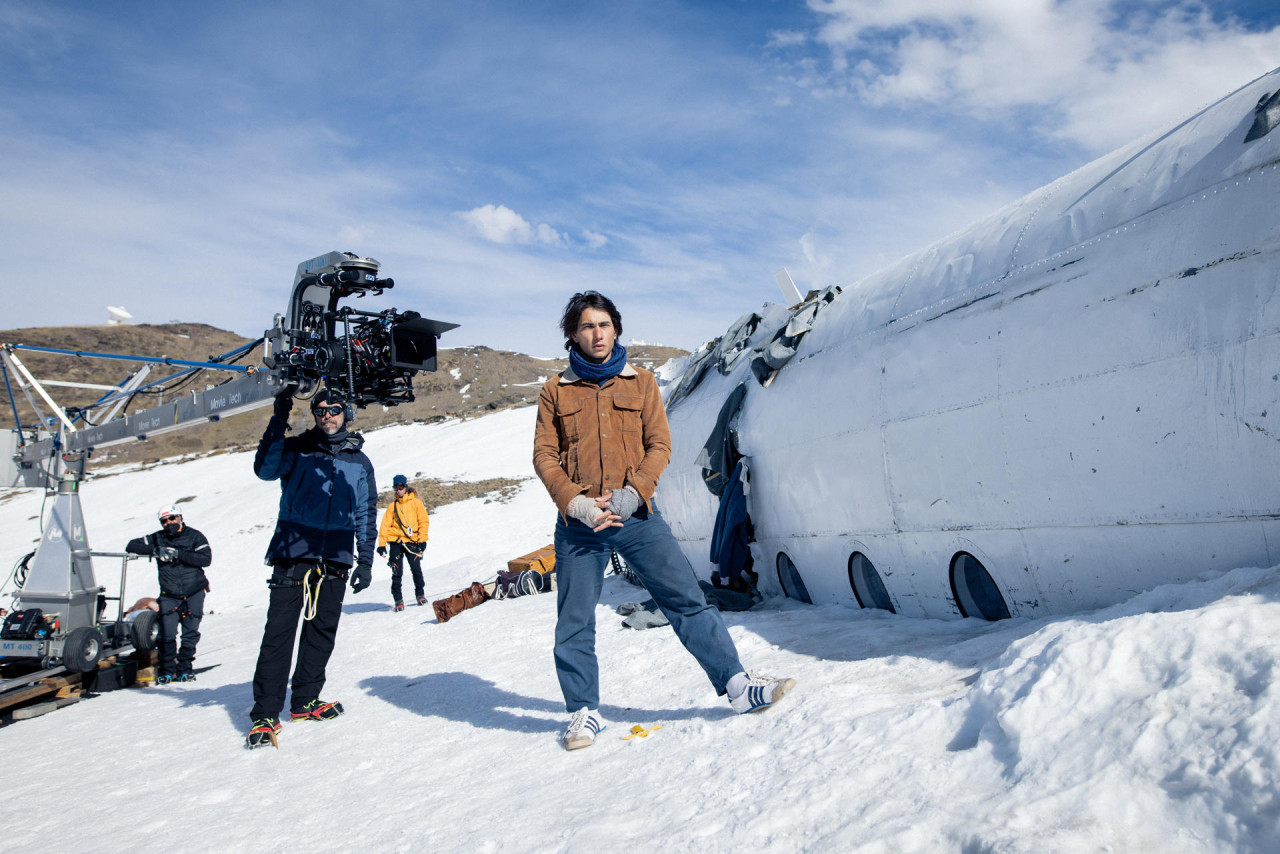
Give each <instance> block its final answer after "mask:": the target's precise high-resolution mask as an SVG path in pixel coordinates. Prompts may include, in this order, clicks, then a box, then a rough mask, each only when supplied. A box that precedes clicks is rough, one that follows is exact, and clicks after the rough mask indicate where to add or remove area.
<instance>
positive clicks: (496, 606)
mask: <svg viewBox="0 0 1280 854" xmlns="http://www.w3.org/2000/svg"><path fill="white" fill-rule="evenodd" d="M533 420H534V413H533V410H532V409H521V410H514V411H508V412H502V413H498V414H494V415H490V416H487V417H485V418H481V419H477V420H472V421H467V422H448V423H443V424H436V425H430V426H416V425H415V426H403V427H393V428H388V429H384V430H380V431H377V432H375V433H372V434H369V436H368V439H369V442H368V445H367V446H366V449H367V450H368V452H369V455H370V457H371V459H372V460H373V462H374V465H375V466H376V468H377V470H378V473H379V480H380V482H381V483H382V485H383V487H384V488H385V486H386V485H387V484H389V482H390V478H391V476H392V475H393V474H396V473H405V474H408V475H410V476H413V475H416V474H418V473H419V472H421V473H422V474H423V475H425V476H428V477H439V478H459V479H468V480H479V479H482V478H488V477H495V476H506V477H526V478H530V480H528V481H527V482H526V483H525V485H524V487H523V488H522V489H521V490H520V491H519V492H518V494H517V495H516V496H515V497H514V498H513V499H512V500H510V501H509V502H507V503H499V502H496V501H490V502H486V501H485V500H484V499H473V500H470V501H467V502H463V503H459V504H454V505H449V506H446V507H443V508H441V509H440V511H439V512H438V513H436V514H435V515H434V516H433V517H432V520H431V542H430V545H429V547H428V549H427V553H426V557H425V567H426V570H427V577H428V583H427V588H428V594H429V596H430V597H431V598H439V597H442V596H444V595H448V594H451V593H454V592H456V591H457V590H459V589H461V588H462V587H464V586H465V585H466V584H468V583H469V582H471V581H474V580H480V581H483V580H488V579H490V578H492V577H493V575H494V574H495V573H496V571H497V570H498V569H500V568H503V567H504V565H505V563H506V561H507V560H508V559H509V558H511V557H515V556H518V555H520V554H523V553H526V552H529V551H532V550H533V549H535V548H537V547H539V546H542V545H545V544H547V543H549V542H550V541H551V532H552V528H553V524H554V509H553V507H552V505H551V503H550V500H549V499H548V498H547V497H546V495H545V493H544V491H543V489H542V487H541V485H540V484H539V483H538V482H537V480H536V479H533V472H532V466H531V462H530V456H531V442H532V433H533ZM251 462H252V459H251V456H250V455H247V454H237V455H224V456H217V457H211V458H203V459H196V460H192V461H188V462H184V463H181V464H174V465H166V466H159V467H156V468H153V469H150V470H146V471H132V472H126V473H119V474H114V475H112V476H109V477H99V478H97V479H94V480H92V481H91V482H89V483H88V484H86V486H85V488H84V490H83V503H84V508H85V518H86V521H87V524H88V528H89V536H90V542H91V545H92V547H93V548H94V549H96V550H99V551H107V550H111V551H114V550H120V549H121V548H122V547H123V546H124V544H125V542H126V541H127V540H129V539H130V538H132V537H134V536H138V535H140V534H142V533H147V532H149V531H152V530H154V528H155V517H154V515H153V514H154V510H155V508H156V507H158V506H159V505H160V504H161V503H164V502H169V501H176V500H179V499H183V498H186V497H188V496H190V497H191V500H190V501H188V502H187V503H184V504H183V505H182V507H183V508H184V509H185V510H186V518H187V521H188V523H189V524H191V525H193V526H194V527H196V528H198V529H200V530H201V531H203V532H204V533H205V534H206V535H207V536H208V538H209V540H210V542H211V543H212V545H213V550H214V563H213V566H212V567H211V568H210V570H209V576H210V579H211V584H212V593H211V594H210V596H209V599H208V604H207V607H208V608H209V609H211V613H208V614H207V616H206V617H205V620H204V623H203V626H202V631H203V634H204V639H203V641H202V642H201V644H200V649H199V658H198V660H197V662H196V664H197V667H199V666H207V665H212V664H216V665H218V666H217V667H216V668H215V669H213V670H210V671H208V672H206V673H203V674H201V675H200V677H199V681H198V682H196V683H194V684H189V685H171V686H164V687H149V688H145V689H137V690H128V691H117V692H113V693H108V694H103V695H101V696H99V697H97V698H94V699H92V700H89V701H85V702H81V703H78V704H75V705H73V706H69V707H67V708H65V709H62V710H60V711H57V712H55V713H53V714H50V715H46V716H44V717H40V718H36V719H33V720H30V721H24V722H20V723H17V724H14V725H12V726H9V727H6V728H4V729H2V730H0V748H2V749H3V754H4V757H5V761H6V765H5V767H6V774H5V781H4V783H3V789H4V793H5V794H4V803H5V805H6V814H7V818H8V821H7V827H6V829H5V831H4V834H3V839H4V848H5V849H6V850H11V851H18V850H28V849H31V848H34V847H36V846H39V847H40V848H42V849H44V848H49V847H50V846H52V847H53V848H55V849H56V850H63V851H71V850H91V849H94V850H97V849H105V850H119V849H123V848H126V847H128V848H135V847H137V846H138V845H139V844H141V845H145V846H147V847H151V846H155V847H158V848H161V849H163V850H168V851H180V852H185V851H210V850H221V851H307V852H310V851H348V850H355V849H363V850H371V851H400V850H406V851H407V850H415V851H421V850H431V851H574V852H594V851H613V850H637V849H638V848H639V846H647V847H648V846H651V847H653V848H655V849H661V850H670V851H730V850H746V851H754V850H765V851H831V850H838V851H845V850H850V851H851V850H858V851H873V852H876V851H883V852H896V851H930V852H933V851H955V852H1003V851H1027V852H1046V851H1081V852H1085V851H1088V852H1093V851H1161V852H1171V851H1258V852H1264V851H1265V852H1273V851H1276V850H1280V795H1278V794H1277V777H1278V776H1280V749H1278V748H1277V744H1278V743H1280V698H1278V697H1277V692H1276V688H1275V685H1274V678H1273V677H1274V672H1275V666H1276V660H1277V653H1278V652H1280V603H1278V602H1277V599H1278V598H1280V567H1277V568H1272V569H1240V570H1236V571H1234V572H1230V573H1226V574H1221V575H1216V576H1209V577H1205V578H1203V579H1201V580H1199V581H1196V582H1193V583H1190V584H1185V585H1179V586H1170V587H1164V588H1160V589H1158V590H1155V591H1151V592H1148V593H1144V594H1141V595H1139V596H1137V597H1135V598H1134V599H1132V600H1131V601H1129V602H1127V603H1124V604H1121V605H1118V606H1115V607H1112V608H1108V609H1105V610H1102V611H1098V612H1094V613H1088V614H1080V615H1077V616H1074V617H1069V618H1055V619H1042V620H1028V619H1018V620H1010V621H1005V622H1002V623H994V624H989V623H985V622H979V621H977V620H951V621H938V620H925V619H907V618H902V617H896V616H893V615H890V614H887V613H884V612H876V611H859V610H856V609H852V608H845V607H835V606H822V607H814V606H806V605H800V604H797V603H795V602H791V601H785V600H782V601H778V600H773V601H768V602H766V603H765V604H764V605H763V606H760V607H758V608H757V609H755V610H753V611H749V612H746V613H741V614H726V615H725V620H726V622H727V623H728V625H729V629H730V632H731V633H732V635H733V637H734V639H735V640H736V641H737V643H738V644H739V647H740V649H741V651H742V655H743V659H744V661H745V662H747V664H748V666H750V667H752V668H754V669H758V670H762V671H764V672H767V673H773V674H779V675H788V676H794V677H795V678H796V679H797V680H798V683H799V684H798V686H797V688H796V690H795V691H794V692H793V693H792V694H791V695H789V696H788V697H787V698H786V699H785V700H784V701H783V703H782V704H781V705H779V706H778V707H777V708H775V709H772V710H769V711H766V712H764V713H761V714H757V715H752V716H748V717H737V716H735V715H733V714H732V713H731V711H730V710H729V707H728V705H727V704H726V703H725V702H724V700H723V699H721V698H718V697H716V696H715V694H714V693H713V691H712V690H711V688H710V687H709V685H708V684H707V682H706V680H705V677H704V676H703V675H702V673H701V670H700V669H699V668H698V667H697V665H696V664H695V663H694V661H693V659H692V658H690V657H689V656H688V655H686V654H685V653H684V652H683V651H682V650H681V648H680V646H679V644H678V643H677V641H676V640H675V638H674V636H673V635H672V633H671V631H670V629H666V628H663V629H655V630H649V631H643V632H634V631H631V630H628V629H625V628H623V627H622V625H621V618H620V617H618V616H616V615H615V614H614V612H613V609H614V608H615V607H616V606H617V605H618V604H620V603H622V602H624V601H636V600H639V599H641V598H644V594H643V593H642V592H641V591H638V590H637V589H635V588H632V587H629V586H628V585H626V584H625V583H623V582H622V581H621V580H619V579H616V578H612V579H610V580H609V582H608V583H607V584H606V587H605V594H604V597H603V601H602V602H601V605H600V608H599V611H598V621H599V636H598V644H599V652H600V658H601V665H602V682H603V684H602V689H603V696H604V706H603V707H602V710H603V712H604V714H605V716H606V717H607V718H608V720H609V721H610V724H611V725H610V727H609V729H608V730H607V731H606V732H605V733H604V734H603V735H602V736H601V739H600V740H599V741H598V742H597V744H596V745H595V746H594V747H592V748H590V749H587V750H583V751H579V752H576V753H572V754H570V753H565V752H564V751H563V750H562V749H561V748H560V746H559V745H558V743H557V740H556V737H557V734H558V733H559V731H560V730H561V729H562V727H563V725H564V723H565V721H566V719H567V715H566V714H565V713H564V710H563V706H562V703H561V699H560V695H559V690H558V688H557V685H556V680H555V673H554V670H553V667H552V660H551V644H552V627H553V624H554V619H555V600H554V597H553V596H550V595H544V596H534V597H528V598H521V599H516V600H509V601H503V602H489V603H486V604H484V605H483V606H481V607H479V608H476V609H474V610H471V611H467V612H465V613H463V614H461V615H460V616H458V617H456V618H455V619H453V620H451V621H450V622H449V623H447V624H444V625H439V624H437V623H436V622H435V620H434V618H433V616H432V614H431V612H430V610H429V609H421V608H415V607H412V606H410V607H409V608H408V609H407V610H406V611H404V612H403V613H400V614H396V613H393V612H392V611H391V606H390V602H391V599H390V593H389V590H388V579H389V573H388V570H387V568H386V566H385V564H379V565H376V566H375V568H374V573H375V575H374V586H373V587H372V588H371V589H370V590H367V591H365V592H363V593H361V594H359V595H351V594H350V593H349V594H348V596H347V600H346V606H345V615H344V617H343V621H342V626H341V629H340V631H339V635H338V645H337V649H336V651H335V654H334V656H333V659H332V661H331V663H330V666H329V681H328V685H327V687H326V690H325V691H324V694H323V697H324V698H325V699H335V700H340V701H341V702H342V703H343V704H344V705H345V706H346V710H347V713H346V715H345V716H344V717H342V718H340V719H338V720H336V721H334V722H330V723H323V724H314V723H298V724H288V723H286V724H285V728H284V732H283V733H282V734H281V738H280V749H279V750H278V751H276V750H271V749H265V750H257V751H253V752H249V751H245V750H243V749H242V744H243V736H244V733H245V731H246V730H247V727H248V723H249V721H248V717H247V714H248V710H249V707H250V705H251V704H252V698H251V690H250V684H249V683H250V680H251V678H252V674H253V666H254V661H255V658H256V655H257V648H258V641H259V639H260V635H261V630H262V624H263V620H264V616H265V606H266V599H267V588H266V586H265V584H264V580H265V578H266V571H265V567H264V566H263V565H262V554H263V553H264V551H265V549H266V544H267V541H268V539H269V537H270V534H271V529H272V526H273V524H274V520H275V507H276V502H277V498H278V486H277V485H276V484H273V483H262V482H259V481H258V480H257V479H256V478H255V477H254V476H253V472H252V468H251ZM42 500H43V493H41V492H38V491H31V490H0V544H3V545H2V546H0V566H4V567H5V568H7V567H9V566H12V565H13V563H14V562H15V561H17V560H18V559H19V558H20V557H21V556H22V555H23V554H24V553H26V552H27V551H28V550H30V548H32V547H33V546H34V543H35V541H36V540H37V539H38V536H39V522H38V516H39V514H40V512H41V503H42ZM133 566H134V568H135V571H134V577H133V578H132V579H131V581H130V586H129V591H128V593H129V595H128V597H127V598H129V599H132V598H134V596H140V595H144V594H146V595H150V594H153V593H154V592H155V580H154V570H153V567H152V565H151V564H149V563H145V562H135V563H134V564H133ZM116 571H117V570H116V568H115V564H114V562H112V561H99V562H98V572H99V575H100V576H101V577H100V579H99V580H100V582H102V583H105V584H108V585H113V584H114V581H113V580H112V576H113V575H114V573H115V572H116ZM6 603H7V597H6ZM636 724H640V725H642V726H644V727H646V728H647V727H653V726H656V725H661V727H662V728H661V729H660V730H656V731H654V732H653V733H652V734H651V735H649V736H648V737H647V738H635V739H632V740H629V741H624V740H623V738H622V737H623V736H624V735H626V734H628V731H629V730H630V728H631V727H632V726H634V725H636Z"/></svg>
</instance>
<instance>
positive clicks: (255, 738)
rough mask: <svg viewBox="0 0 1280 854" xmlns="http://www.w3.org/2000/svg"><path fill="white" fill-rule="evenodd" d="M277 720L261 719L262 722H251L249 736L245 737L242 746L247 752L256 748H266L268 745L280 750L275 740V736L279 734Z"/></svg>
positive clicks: (278, 720) (278, 722) (278, 721)
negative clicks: (251, 727)
mask: <svg viewBox="0 0 1280 854" xmlns="http://www.w3.org/2000/svg"><path fill="white" fill-rule="evenodd" d="M280 728H281V727H280V719H279V718H263V719H262V720H258V721H254V722H253V729H251V730H249V734H248V735H247V736H245V739H244V746H245V748H246V749H248V750H253V749H254V748H257V747H266V746H267V745H268V744H269V745H271V746H272V747H274V748H275V749H277V750H279V749H280V743H279V742H278V741H277V740H276V736H277V735H279V734H280Z"/></svg>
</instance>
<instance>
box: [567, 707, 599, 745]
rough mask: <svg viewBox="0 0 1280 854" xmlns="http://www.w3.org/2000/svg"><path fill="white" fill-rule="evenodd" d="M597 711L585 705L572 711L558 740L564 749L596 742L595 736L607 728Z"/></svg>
mask: <svg viewBox="0 0 1280 854" xmlns="http://www.w3.org/2000/svg"><path fill="white" fill-rule="evenodd" d="M608 726H609V725H608V724H607V723H605V720H604V718H602V717H601V716H600V712H599V711H592V710H591V709H588V708H587V707H586V706H583V707H582V708H581V709H578V711H576V712H574V713H573V718H572V719H570V721H569V728H568V729H566V730H565V731H564V735H562V736H561V737H560V740H561V741H562V742H564V749H565V750H578V749H580V748H583V747H590V746H591V745H593V744H595V743H596V736H597V735H599V734H600V733H602V732H604V731H605V730H606V729H607V728H608Z"/></svg>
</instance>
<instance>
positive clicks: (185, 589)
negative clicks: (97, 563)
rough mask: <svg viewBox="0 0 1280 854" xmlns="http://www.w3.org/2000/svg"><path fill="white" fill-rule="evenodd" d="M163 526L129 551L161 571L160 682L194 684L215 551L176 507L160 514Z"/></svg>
mask: <svg viewBox="0 0 1280 854" xmlns="http://www.w3.org/2000/svg"><path fill="white" fill-rule="evenodd" d="M157 515H159V517H160V524H161V525H162V526H163V527H161V529H160V530H159V531H156V532H155V533H154V534H147V535H146V536H145V537H138V538H137V539H135V540H130V541H129V545H127V546H125V547H124V550H125V551H127V552H129V553H130V554H135V555H151V556H152V557H154V558H155V559H156V563H157V564H159V569H160V598H159V605H160V638H159V646H160V672H159V673H157V674H156V684H157V685H163V684H165V683H167V682H194V681H195V678H196V677H195V676H194V675H193V674H192V673H191V663H192V662H193V661H195V658H196V644H198V643H199V642H200V618H201V617H203V616H204V594H205V593H206V592H208V590H209V579H208V578H206V577H205V574H204V568H205V567H206V566H208V565H209V564H210V563H212V561H213V552H212V551H210V549H209V541H208V540H206V539H205V537H204V534H202V533H200V532H199V531H197V530H196V529H195V528H189V527H187V526H186V525H185V524H183V521H182V514H181V513H180V512H178V508H177V507H174V506H173V505H172V504H166V505H165V506H164V507H161V508H160V512H159V513H158V514H157ZM179 623H181V624H182V648H181V649H178V648H177V646H178V643H177V641H178V624H179Z"/></svg>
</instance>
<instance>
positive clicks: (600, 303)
mask: <svg viewBox="0 0 1280 854" xmlns="http://www.w3.org/2000/svg"><path fill="white" fill-rule="evenodd" d="M587 308H594V309H597V310H598V311H607V312H608V313H609V319H610V320H612V321H613V333H614V334H615V335H617V336H618V337H619V338H621V337H622V315H621V314H620V313H619V312H618V307H617V306H616V305H614V304H613V300H611V299H609V298H608V297H607V296H605V295H604V294H602V293H600V292H599V291H584V292H582V293H577V294H574V295H573V296H572V297H570V298H569V302H568V304H567V305H565V307H564V314H562V315H560V330H561V331H562V332H564V348H565V349H566V350H572V349H573V333H575V332H577V331H578V322H579V321H580V320H581V319H582V311H583V309H587Z"/></svg>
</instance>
